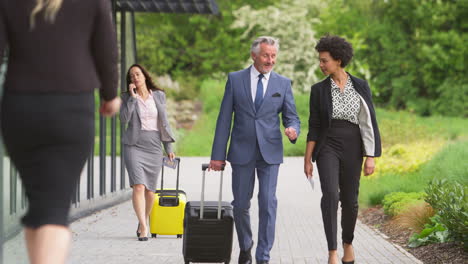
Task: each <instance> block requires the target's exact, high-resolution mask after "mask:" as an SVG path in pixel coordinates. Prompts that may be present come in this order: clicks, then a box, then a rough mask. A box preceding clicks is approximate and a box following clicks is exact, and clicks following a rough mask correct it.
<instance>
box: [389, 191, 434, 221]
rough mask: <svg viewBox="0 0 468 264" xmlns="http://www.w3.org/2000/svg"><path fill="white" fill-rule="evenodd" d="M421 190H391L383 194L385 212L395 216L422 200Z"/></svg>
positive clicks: (423, 194)
mask: <svg viewBox="0 0 468 264" xmlns="http://www.w3.org/2000/svg"><path fill="white" fill-rule="evenodd" d="M425 195H426V194H425V193H423V192H411V193H405V192H393V193H390V194H387V195H385V197H384V199H383V208H384V211H385V213H386V214H388V215H391V216H395V215H398V214H399V213H401V212H403V211H405V210H406V209H407V208H408V207H409V206H411V205H414V204H416V203H420V202H423V201H424V197H425Z"/></svg>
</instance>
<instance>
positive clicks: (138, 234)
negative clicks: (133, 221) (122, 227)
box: [136, 223, 141, 238]
mask: <svg viewBox="0 0 468 264" xmlns="http://www.w3.org/2000/svg"><path fill="white" fill-rule="evenodd" d="M138 229H140V223H138V227H137V231H136V234H137V237H138V238H139V237H140V234H141V233H140V232H138Z"/></svg>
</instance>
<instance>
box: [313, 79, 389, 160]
mask: <svg viewBox="0 0 468 264" xmlns="http://www.w3.org/2000/svg"><path fill="white" fill-rule="evenodd" d="M348 74H349V73H348ZM349 76H350V77H351V81H352V82H353V86H354V89H355V90H356V91H357V92H358V94H359V95H360V98H361V110H360V112H359V116H358V119H359V128H360V130H361V137H362V141H363V150H364V153H363V156H367V157H379V156H380V155H381V154H382V146H381V142H380V132H379V128H378V126H377V119H376V117H375V110H374V105H373V103H372V95H371V91H370V88H369V85H368V84H367V82H366V81H365V80H362V79H359V78H357V77H354V76H353V75H351V74H349ZM309 107H310V109H309V111H310V115H309V133H308V134H307V141H315V142H316V143H315V147H314V151H313V153H312V161H315V160H316V159H317V156H318V153H319V152H320V149H321V148H322V145H323V143H324V139H325V138H326V137H327V134H328V129H329V128H330V125H331V118H332V112H333V104H332V96H331V80H330V77H327V78H326V79H325V80H323V81H321V82H319V83H316V84H314V85H313V86H312V88H311V91H310V105H309Z"/></svg>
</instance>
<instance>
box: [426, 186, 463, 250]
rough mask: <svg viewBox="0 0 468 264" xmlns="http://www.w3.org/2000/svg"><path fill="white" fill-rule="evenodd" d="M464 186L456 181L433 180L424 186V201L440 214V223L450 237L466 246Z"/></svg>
mask: <svg viewBox="0 0 468 264" xmlns="http://www.w3.org/2000/svg"><path fill="white" fill-rule="evenodd" d="M466 188H467V187H466V186H463V185H461V184H459V183H458V182H456V181H447V180H445V179H442V180H437V179H435V180H433V181H431V182H430V183H429V185H428V186H427V187H426V193H427V197H426V198H425V200H426V202H427V203H429V204H430V205H431V206H432V207H433V208H434V209H435V210H436V212H437V215H439V216H440V223H441V224H442V225H444V226H446V227H447V229H448V231H449V233H450V237H451V238H453V239H454V240H456V241H460V242H463V243H464V244H465V247H467V246H468V211H467V210H468V200H467V197H466V195H465V191H466Z"/></svg>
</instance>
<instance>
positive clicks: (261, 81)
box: [210, 37, 300, 264]
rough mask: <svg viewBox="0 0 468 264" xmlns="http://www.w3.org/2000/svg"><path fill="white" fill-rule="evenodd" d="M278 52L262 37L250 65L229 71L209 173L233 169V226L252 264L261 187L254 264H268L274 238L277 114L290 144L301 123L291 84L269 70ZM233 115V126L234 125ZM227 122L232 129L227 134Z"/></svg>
mask: <svg viewBox="0 0 468 264" xmlns="http://www.w3.org/2000/svg"><path fill="white" fill-rule="evenodd" d="M278 49H279V43H278V40H276V39H274V38H272V37H260V38H258V39H256V40H255V41H254V42H253V43H252V47H251V49H250V54H251V57H252V60H253V65H252V66H250V67H248V68H247V69H244V70H241V71H238V72H231V73H229V75H228V80H227V82H226V90H225V92H224V97H223V101H222V103H221V109H220V112H219V116H218V121H217V123H216V134H215V137H214V142H213V149H212V153H211V162H210V168H211V169H213V170H220V169H221V167H222V166H223V165H224V164H225V160H226V149H227V142H228V140H229V136H231V142H230V146H229V152H228V154H227V160H228V161H229V162H230V163H231V167H232V192H233V195H234V201H233V202H232V205H233V207H234V222H235V224H236V230H237V237H238V239H239V247H240V250H241V252H240V255H239V263H242V264H250V263H252V256H251V253H250V252H251V249H252V247H253V244H254V242H253V239H252V229H251V226H250V214H249V208H250V200H251V199H252V195H253V189H254V184H255V171H257V178H258V182H259V193H258V208H259V211H260V212H259V218H260V219H259V228H258V244H257V250H256V253H255V258H256V260H257V263H262V264H264V263H268V262H269V260H270V250H271V248H272V247H273V242H274V239H275V222H276V208H277V199H276V183H277V179H278V169H279V165H280V164H281V163H282V162H283V143H282V136H281V130H280V121H279V113H281V117H282V121H283V126H284V127H285V128H286V129H285V134H286V136H287V137H288V138H289V140H290V141H291V142H292V143H295V142H296V139H297V136H298V135H299V129H300V121H299V117H298V116H297V112H296V105H295V103H294V98H293V94H292V90H291V80H290V79H288V78H286V77H283V76H281V75H279V74H277V73H275V72H273V71H272V69H273V66H274V65H275V61H276V55H277V52H278ZM233 114H234V122H232V118H233ZM231 123H232V125H233V127H232V130H231Z"/></svg>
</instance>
